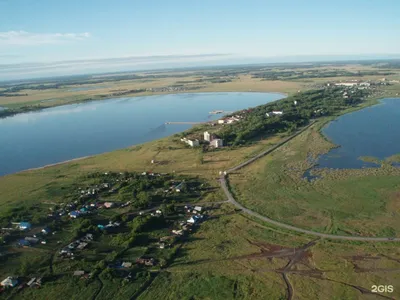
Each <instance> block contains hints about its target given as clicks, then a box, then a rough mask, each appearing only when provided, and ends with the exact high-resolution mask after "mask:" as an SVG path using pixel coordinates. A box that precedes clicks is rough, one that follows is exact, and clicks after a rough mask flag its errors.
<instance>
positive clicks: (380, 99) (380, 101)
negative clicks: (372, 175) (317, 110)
mask: <svg viewBox="0 0 400 300" xmlns="http://www.w3.org/2000/svg"><path fill="white" fill-rule="evenodd" d="M385 99H399V100H400V98H398V97H390V96H383V97H382V96H380V97H374V98H372V99H371V100H369V101H368V102H364V103H363V104H362V105H360V106H359V107H354V108H351V109H348V110H346V111H343V112H342V113H340V114H337V115H335V116H332V117H330V118H328V119H327V120H323V121H321V123H320V124H319V128H318V130H317V132H318V134H319V135H320V137H321V138H322V139H324V140H325V141H327V142H328V143H329V144H330V148H329V149H328V151H327V152H325V151H323V152H321V153H316V155H317V159H316V160H315V162H314V163H313V165H312V166H311V167H310V168H308V169H307V170H306V172H308V171H312V170H323V169H327V167H319V166H320V164H319V162H318V161H319V159H321V157H322V156H324V155H328V154H329V153H331V151H332V150H334V149H337V148H341V147H342V146H343V145H340V144H336V143H334V142H333V140H332V138H331V137H330V136H329V135H327V134H326V133H324V132H323V130H324V129H326V128H327V127H328V126H329V125H330V124H331V123H332V122H335V121H337V120H338V119H339V118H340V117H343V116H344V115H350V114H353V113H356V112H359V111H361V110H363V109H366V108H369V107H373V106H379V105H384V104H385V103H384V100H385ZM377 167H380V165H378V166H369V167H360V168H355V169H365V168H368V169H369V168H372V169H374V168H377ZM328 169H330V168H328ZM339 169H343V170H353V169H354V168H339Z"/></svg>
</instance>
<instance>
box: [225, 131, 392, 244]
mask: <svg viewBox="0 0 400 300" xmlns="http://www.w3.org/2000/svg"><path fill="white" fill-rule="evenodd" d="M311 125H312V124H310V125H308V126H307V127H305V128H303V129H302V130H300V131H299V132H296V133H295V134H293V135H292V136H290V137H288V138H286V139H285V140H284V141H282V142H281V143H279V144H277V145H275V146H274V147H272V148H270V149H268V150H266V151H264V152H262V153H261V154H258V155H257V156H255V157H253V158H251V159H249V160H247V161H245V162H244V163H241V164H240V165H237V166H236V167H233V168H231V169H229V170H227V171H226V175H222V176H221V177H220V179H219V182H220V184H221V187H222V189H223V191H224V193H225V195H226V197H227V198H228V201H229V202H230V203H232V204H233V205H235V206H236V207H237V208H239V209H241V210H242V211H243V212H245V213H247V214H249V215H251V216H253V217H256V218H258V219H260V220H262V221H264V222H267V223H270V224H273V225H275V226H277V227H281V228H285V229H288V230H292V231H297V232H301V233H306V234H309V235H313V236H317V237H321V238H327V239H334V240H347V241H367V242H399V241H400V238H390V237H362V236H343V235H333V234H326V233H320V232H315V231H311V230H307V229H303V228H299V227H296V226H292V225H288V224H285V223H281V222H278V221H275V220H272V219H270V218H268V217H265V216H262V215H260V214H259V213H256V212H255V211H252V210H250V209H248V208H246V207H244V206H243V205H241V204H240V203H239V202H237V201H236V200H235V198H234V197H233V195H232V194H231V192H230V191H229V188H228V183H227V182H226V179H227V177H228V175H229V173H232V172H234V171H237V170H239V169H240V168H243V167H244V166H247V165H249V164H251V163H252V162H254V161H256V160H257V159H259V158H260V157H262V156H264V155H266V154H269V153H271V152H272V151H274V150H276V149H277V148H279V147H280V146H282V145H283V144H285V143H287V142H288V141H290V140H291V139H292V138H294V137H295V136H297V135H299V134H300V133H302V132H303V131H304V130H306V129H307V128H309V127H310V126H311Z"/></svg>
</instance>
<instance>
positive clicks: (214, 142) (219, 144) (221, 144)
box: [210, 139, 224, 148]
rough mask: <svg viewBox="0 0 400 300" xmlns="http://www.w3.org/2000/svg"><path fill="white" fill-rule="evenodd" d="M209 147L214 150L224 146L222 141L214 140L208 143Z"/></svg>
mask: <svg viewBox="0 0 400 300" xmlns="http://www.w3.org/2000/svg"><path fill="white" fill-rule="evenodd" d="M210 145H211V146H213V147H215V148H220V147H223V146H224V141H223V140H222V139H215V140H212V141H211V142H210Z"/></svg>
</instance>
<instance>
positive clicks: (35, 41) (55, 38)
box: [0, 31, 90, 46]
mask: <svg viewBox="0 0 400 300" xmlns="http://www.w3.org/2000/svg"><path fill="white" fill-rule="evenodd" d="M89 37H90V33H89V32H83V33H32V32H26V31H4V32H0V46H2V45H17V46H36V45H49V44H60V43H65V42H71V41H80V40H85V39H87V38H89Z"/></svg>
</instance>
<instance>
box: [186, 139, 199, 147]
mask: <svg viewBox="0 0 400 300" xmlns="http://www.w3.org/2000/svg"><path fill="white" fill-rule="evenodd" d="M186 143H188V145H189V146H192V147H197V146H199V145H200V143H199V141H198V140H187V142H186Z"/></svg>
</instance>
